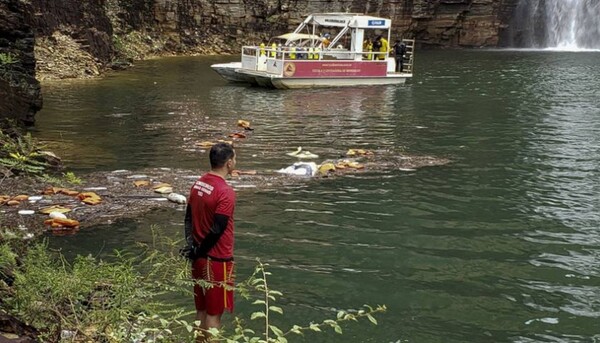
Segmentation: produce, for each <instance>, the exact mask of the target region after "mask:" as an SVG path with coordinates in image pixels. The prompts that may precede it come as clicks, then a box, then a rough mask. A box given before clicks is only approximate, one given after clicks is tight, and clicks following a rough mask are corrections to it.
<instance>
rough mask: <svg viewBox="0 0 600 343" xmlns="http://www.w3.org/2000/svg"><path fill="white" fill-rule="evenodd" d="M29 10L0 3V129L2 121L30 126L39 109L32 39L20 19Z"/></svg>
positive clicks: (6, 0) (7, 0)
mask: <svg viewBox="0 0 600 343" xmlns="http://www.w3.org/2000/svg"><path fill="white" fill-rule="evenodd" d="M30 10H31V8H30V7H28V5H27V4H25V3H22V2H21V1H19V0H2V1H0V125H2V124H4V121H5V120H6V119H10V120H14V121H16V122H17V123H18V124H22V125H32V124H33V122H34V115H35V113H36V112H37V111H38V110H39V109H40V108H41V107H42V96H41V93H40V84H39V82H38V81H37V80H36V78H35V57H34V55H33V46H34V36H33V31H32V30H31V28H30V26H29V25H28V24H27V22H26V18H25V15H24V14H25V13H27V12H28V11H30Z"/></svg>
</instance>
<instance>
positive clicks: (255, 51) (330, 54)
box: [242, 46, 388, 75]
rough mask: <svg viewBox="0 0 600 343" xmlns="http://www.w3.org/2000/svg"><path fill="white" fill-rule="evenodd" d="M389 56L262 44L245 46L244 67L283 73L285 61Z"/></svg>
mask: <svg viewBox="0 0 600 343" xmlns="http://www.w3.org/2000/svg"><path fill="white" fill-rule="evenodd" d="M357 57H358V58H357ZM387 57H388V53H386V52H378V51H350V50H346V49H339V48H332V49H320V48H316V49H315V48H306V49H302V48H296V49H295V50H294V49H292V48H291V47H283V48H282V47H278V48H276V49H273V48H267V47H260V46H243V47H242V69H245V70H250V71H259V72H267V73H270V74H277V75H281V74H282V73H283V65H284V63H285V62H289V61H294V62H298V61H306V62H311V61H319V60H327V61H373V62H382V61H385V60H386V59H387ZM279 62H280V63H279Z"/></svg>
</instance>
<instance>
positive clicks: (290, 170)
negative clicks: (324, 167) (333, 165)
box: [277, 162, 317, 176]
mask: <svg viewBox="0 0 600 343" xmlns="http://www.w3.org/2000/svg"><path fill="white" fill-rule="evenodd" d="M277 172H278V173H281V174H287V175H297V176H315V174H316V173H317V164H316V163H314V162H296V163H294V164H292V165H291V166H289V167H286V168H282V169H279V170H278V171H277Z"/></svg>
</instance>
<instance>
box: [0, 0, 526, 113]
mask: <svg viewBox="0 0 600 343" xmlns="http://www.w3.org/2000/svg"><path fill="white" fill-rule="evenodd" d="M517 2H518V0H304V1H300V0H85V1H81V0H52V1H48V0H28V1H25V0H0V54H2V53H3V54H8V53H11V55H10V56H17V57H16V59H17V60H18V62H16V63H10V64H6V63H5V64H4V65H3V66H4V67H2V65H0V68H3V69H1V70H4V74H2V75H0V92H2V93H0V94H3V95H4V94H9V96H10V97H9V98H6V99H12V100H8V101H7V100H0V117H2V116H16V117H18V118H20V120H21V121H23V122H28V123H31V122H32V121H33V113H34V112H35V111H36V110H37V109H38V108H39V107H40V105H41V99H40V96H39V84H38V83H37V81H35V79H34V76H35V71H34V65H35V61H34V58H33V37H34V36H35V42H36V46H35V54H36V58H37V63H38V64H37V70H38V77H39V78H46V77H53V78H65V77H85V76H94V75H97V74H99V73H101V72H102V69H104V68H107V67H110V66H112V67H115V66H119V65H121V64H120V63H116V64H115V63H114V61H115V60H117V61H118V60H131V59H140V58H144V57H145V56H148V55H161V54H181V53H200V54H203V53H204V54H207V53H226V52H234V53H237V52H238V51H239V48H240V47H241V45H243V44H248V43H258V42H260V41H264V40H266V39H268V38H269V37H271V36H274V35H276V34H280V33H284V32H287V31H289V30H291V29H293V28H295V27H296V26H297V25H298V24H299V23H300V21H301V20H302V19H303V18H304V17H305V16H306V15H307V14H309V13H315V12H356V13H367V14H371V15H376V16H383V17H389V18H391V19H392V20H393V23H394V25H395V27H394V34H395V36H396V37H405V38H415V39H416V40H417V45H419V46H434V47H435V46H437V47H482V46H488V47H493V46H498V45H502V42H503V40H506V38H507V37H506V33H507V32H508V30H507V26H508V22H509V19H510V16H511V13H513V11H514V8H515V7H516V5H517ZM30 27H31V29H30ZM0 56H2V55H0ZM6 56H8V55H6ZM0 63H2V62H0ZM111 63H112V64H111ZM7 65H8V67H7ZM7 70H10V72H7ZM24 113H28V114H26V115H25V114H24Z"/></svg>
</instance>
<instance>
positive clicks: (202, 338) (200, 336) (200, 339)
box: [196, 311, 206, 343]
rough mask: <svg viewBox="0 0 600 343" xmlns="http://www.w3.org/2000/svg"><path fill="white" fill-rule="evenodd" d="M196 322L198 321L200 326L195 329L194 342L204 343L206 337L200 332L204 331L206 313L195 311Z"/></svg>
mask: <svg viewBox="0 0 600 343" xmlns="http://www.w3.org/2000/svg"><path fill="white" fill-rule="evenodd" d="M196 321H200V326H198V327H197V328H196V329H197V330H196V342H197V343H204V342H206V335H205V334H204V331H202V330H206V327H205V325H206V311H196Z"/></svg>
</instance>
